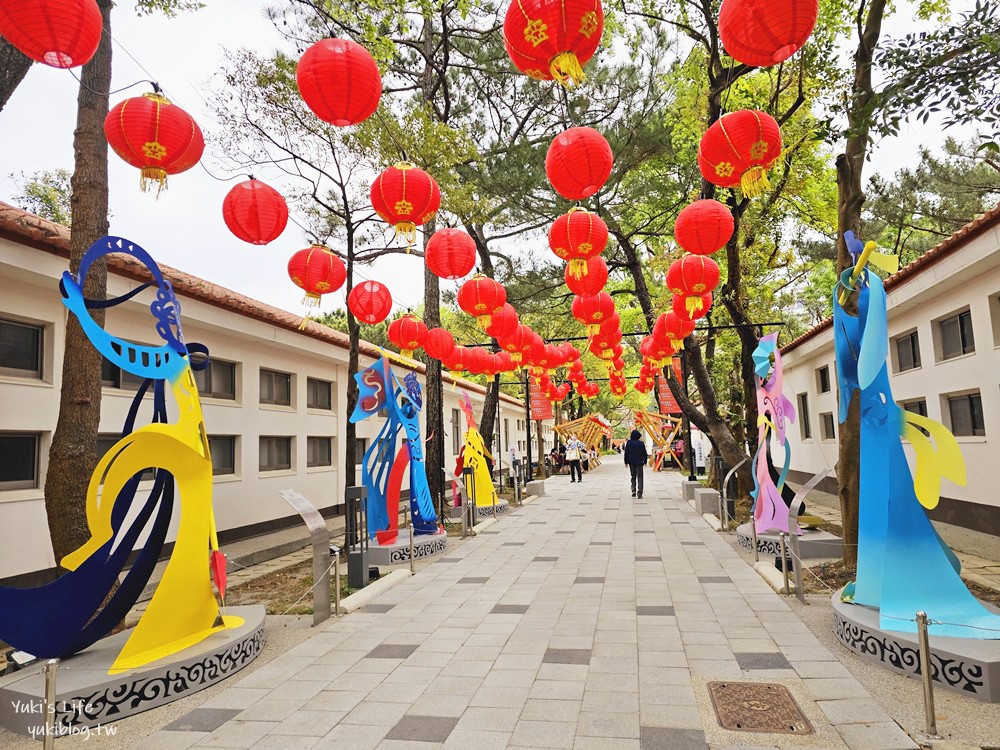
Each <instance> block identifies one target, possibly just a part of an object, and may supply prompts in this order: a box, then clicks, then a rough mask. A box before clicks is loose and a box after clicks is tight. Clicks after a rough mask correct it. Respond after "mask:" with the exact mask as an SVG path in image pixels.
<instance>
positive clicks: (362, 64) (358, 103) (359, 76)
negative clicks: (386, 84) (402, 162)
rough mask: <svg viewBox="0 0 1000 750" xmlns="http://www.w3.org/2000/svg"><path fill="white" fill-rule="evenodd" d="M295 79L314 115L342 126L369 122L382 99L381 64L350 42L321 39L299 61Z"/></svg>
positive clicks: (346, 40) (303, 98)
mask: <svg viewBox="0 0 1000 750" xmlns="http://www.w3.org/2000/svg"><path fill="white" fill-rule="evenodd" d="M295 80H296V82H297V83H298V86H299V95H300V96H301V97H302V101H304V102H305V103H306V106H307V107H309V109H311V110H312V112H313V114H314V115H316V116H317V117H318V118H319V119H321V120H323V121H324V122H328V123H330V124H331V125H337V126H339V127H344V126H346V125H357V124H358V123H359V122H363V121H364V120H367V119H368V118H369V117H370V116H371V115H372V113H373V112H374V111H375V110H376V109H378V103H379V99H381V97H382V76H381V75H380V74H379V71H378V63H376V62H375V58H374V57H372V56H371V53H370V52H369V51H368V50H366V49H365V48H364V47H362V46H361V45H360V44H358V43H357V42H353V41H351V40H350V39H321V40H320V41H318V42H316V43H315V44H313V45H312V46H311V47H309V49H307V50H306V51H305V53H304V54H303V55H302V59H301V60H299V66H298V69H297V70H296V71H295Z"/></svg>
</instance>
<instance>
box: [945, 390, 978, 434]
mask: <svg viewBox="0 0 1000 750" xmlns="http://www.w3.org/2000/svg"><path fill="white" fill-rule="evenodd" d="M948 414H949V415H950V417H951V431H952V434H953V435H955V436H956V437H959V436H982V435H985V434H986V426H985V423H984V422H983V398H982V396H980V395H979V392H978V391H977V392H975V393H966V394H963V395H961V396H949V397H948Z"/></svg>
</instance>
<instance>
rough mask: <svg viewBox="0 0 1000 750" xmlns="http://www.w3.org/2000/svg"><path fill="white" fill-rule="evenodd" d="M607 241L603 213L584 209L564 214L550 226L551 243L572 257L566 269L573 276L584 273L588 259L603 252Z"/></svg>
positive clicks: (561, 254) (567, 257)
mask: <svg viewBox="0 0 1000 750" xmlns="http://www.w3.org/2000/svg"><path fill="white" fill-rule="evenodd" d="M607 245H608V225H607V224H605V223H604V221H603V220H602V219H601V217H600V216H598V215H597V214H594V213H591V212H590V211H587V210H585V209H573V210H571V211H570V212H569V213H567V214H563V215H562V216H560V217H559V218H558V219H556V220H555V221H554V222H552V227H551V228H550V229H549V247H550V248H551V249H552V252H554V253H555V254H556V255H557V256H559V257H560V258H562V259H563V260H566V261H569V266H568V268H567V273H568V274H569V275H571V276H573V277H574V278H580V277H581V276H584V275H585V274H586V273H587V268H588V267H587V261H588V260H589V259H590V258H593V257H596V256H598V255H600V254H601V253H602V252H604V248H605V247H607ZM585 296H586V295H585Z"/></svg>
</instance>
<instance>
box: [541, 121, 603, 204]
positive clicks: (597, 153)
mask: <svg viewBox="0 0 1000 750" xmlns="http://www.w3.org/2000/svg"><path fill="white" fill-rule="evenodd" d="M614 164H615V158H614V155H613V154H612V153H611V146H609V145H608V142H607V141H606V140H605V139H604V136H603V135H601V134H600V133H598V132H597V131H596V130H594V129H593V128H584V127H577V128H570V129H569V130H566V131H563V132H562V133H560V134H559V135H557V136H556V137H555V138H553V139H552V143H550V144H549V150H548V152H546V154H545V174H546V175H548V178H549V182H550V183H552V188H553V189H554V190H555V191H556V192H557V193H559V195H561V196H562V197H563V198H565V199H566V200H570V201H582V200H583V199H584V198H589V197H590V196H592V195H593V194H594V193H596V192H597V191H598V190H600V189H601V188H602V187H603V186H604V183H605V182H607V181H608V177H610V176H611V169H612V167H614Z"/></svg>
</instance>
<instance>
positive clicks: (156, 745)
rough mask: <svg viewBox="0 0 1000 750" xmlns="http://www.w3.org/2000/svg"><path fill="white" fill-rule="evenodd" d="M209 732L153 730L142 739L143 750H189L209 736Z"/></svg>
mask: <svg viewBox="0 0 1000 750" xmlns="http://www.w3.org/2000/svg"><path fill="white" fill-rule="evenodd" d="M207 736H208V733H207V732H168V731H165V730H162V729H161V730H160V731H158V732H153V733H152V734H151V735H149V736H148V737H144V738H143V740H142V747H143V750H188V748H189V747H191V746H192V745H194V744H195V743H196V742H198V741H199V740H201V739H203V738H204V737H207Z"/></svg>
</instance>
